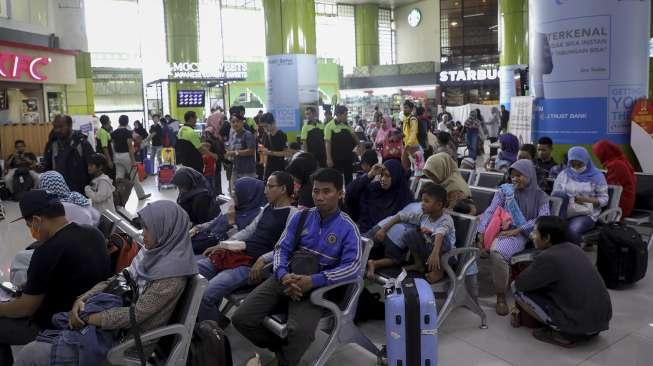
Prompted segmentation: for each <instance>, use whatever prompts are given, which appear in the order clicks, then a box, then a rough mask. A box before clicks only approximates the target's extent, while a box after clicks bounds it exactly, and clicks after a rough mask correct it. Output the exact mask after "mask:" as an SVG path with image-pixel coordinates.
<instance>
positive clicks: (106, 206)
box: [84, 154, 116, 213]
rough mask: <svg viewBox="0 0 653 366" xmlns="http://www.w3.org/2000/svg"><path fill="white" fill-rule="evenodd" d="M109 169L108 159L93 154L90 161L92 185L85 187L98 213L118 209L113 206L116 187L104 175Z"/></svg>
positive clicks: (89, 171)
mask: <svg viewBox="0 0 653 366" xmlns="http://www.w3.org/2000/svg"><path fill="white" fill-rule="evenodd" d="M107 167H108V162H107V158H105V157H104V155H102V154H93V155H91V157H90V158H89V159H88V174H90V175H91V176H92V177H93V180H92V181H91V184H90V185H88V186H86V187H84V193H85V194H86V197H88V198H89V199H90V200H91V202H93V207H95V208H96V209H97V210H98V211H100V212H102V211H104V210H107V211H111V212H114V213H115V212H116V207H115V206H114V204H113V191H114V190H115V187H114V186H113V182H112V181H111V178H109V176H107V175H106V174H104V171H105V170H106V169H107Z"/></svg>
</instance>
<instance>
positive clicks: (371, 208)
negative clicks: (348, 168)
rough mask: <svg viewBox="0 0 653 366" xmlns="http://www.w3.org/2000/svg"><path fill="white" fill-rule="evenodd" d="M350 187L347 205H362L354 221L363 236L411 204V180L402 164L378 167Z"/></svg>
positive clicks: (388, 164) (378, 165)
mask: <svg viewBox="0 0 653 366" xmlns="http://www.w3.org/2000/svg"><path fill="white" fill-rule="evenodd" d="M355 183H356V184H354V182H352V184H350V185H349V186H348V187H347V192H346V194H345V197H347V201H348V202H351V201H355V202H359V204H358V207H357V210H358V217H357V219H354V221H356V222H357V223H358V227H359V228H360V231H361V232H362V233H367V232H368V231H370V229H372V228H373V227H374V225H376V224H377V223H378V222H379V221H381V220H383V219H385V218H386V217H388V216H391V215H394V214H396V213H397V212H399V210H401V209H402V208H404V207H405V206H406V205H408V204H409V203H410V202H412V200H413V199H412V193H411V191H410V188H409V183H408V176H407V174H406V172H405V170H404V168H403V167H402V166H401V162H400V161H399V160H394V159H393V160H388V161H386V162H384V163H383V164H377V165H375V166H374V167H372V169H371V170H370V172H369V173H367V175H365V176H362V177H360V179H357V180H356V182H355Z"/></svg>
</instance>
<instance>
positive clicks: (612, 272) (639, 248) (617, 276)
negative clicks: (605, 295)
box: [596, 223, 648, 289]
mask: <svg viewBox="0 0 653 366" xmlns="http://www.w3.org/2000/svg"><path fill="white" fill-rule="evenodd" d="M647 265H648V249H647V248H646V243H645V242H644V241H643V240H642V237H641V236H640V235H639V233H637V231H635V230H634V229H633V228H631V227H628V226H626V225H624V224H620V223H615V224H610V225H606V226H603V227H601V231H600V236H599V246H598V251H597V256H596V267H597V269H598V270H599V273H600V274H601V277H603V281H604V282H605V285H606V286H607V287H608V288H612V289H613V288H618V287H621V286H624V285H627V284H631V283H635V282H637V281H639V280H641V279H642V278H644V276H645V275H646V269H647Z"/></svg>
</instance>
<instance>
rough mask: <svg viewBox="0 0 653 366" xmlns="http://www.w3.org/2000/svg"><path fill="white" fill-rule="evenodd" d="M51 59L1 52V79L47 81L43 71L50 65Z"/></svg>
mask: <svg viewBox="0 0 653 366" xmlns="http://www.w3.org/2000/svg"><path fill="white" fill-rule="evenodd" d="M50 62H52V59H51V58H49V57H33V56H28V55H22V54H13V53H4V52H0V77H2V78H3V79H9V80H20V79H22V78H23V76H25V77H26V78H28V79H30V80H33V81H46V80H48V77H47V75H45V74H44V73H43V71H42V70H41V68H42V67H44V66H46V65H48V64H50Z"/></svg>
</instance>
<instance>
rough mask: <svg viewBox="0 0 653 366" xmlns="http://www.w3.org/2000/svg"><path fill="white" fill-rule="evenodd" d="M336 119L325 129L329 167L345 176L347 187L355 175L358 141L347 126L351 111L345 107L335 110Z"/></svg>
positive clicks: (337, 107) (339, 106)
mask: <svg viewBox="0 0 653 366" xmlns="http://www.w3.org/2000/svg"><path fill="white" fill-rule="evenodd" d="M335 112H336V118H334V119H333V120H331V122H329V123H327V125H326V126H325V127H324V140H325V142H326V143H325V145H326V155H327V166H328V167H330V168H334V169H336V170H337V171H339V172H340V173H342V174H344V176H345V186H346V185H348V184H349V183H351V181H352V180H353V175H354V152H353V150H354V148H355V147H356V145H358V139H357V138H356V135H355V134H354V131H353V130H352V129H351V127H350V126H349V124H347V114H348V113H349V111H348V110H347V107H345V106H344V105H338V106H336V108H335Z"/></svg>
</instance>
